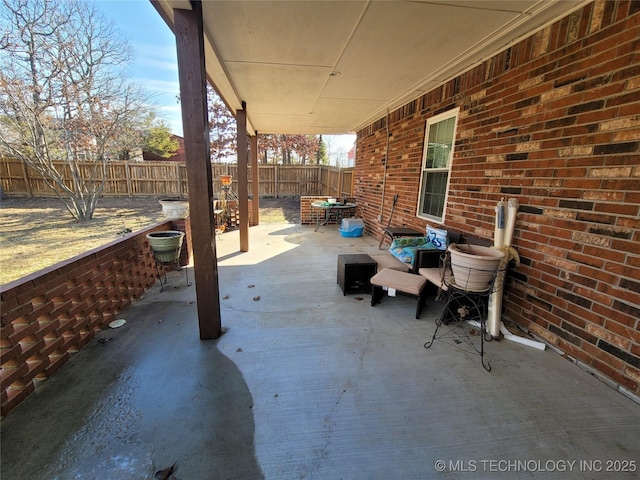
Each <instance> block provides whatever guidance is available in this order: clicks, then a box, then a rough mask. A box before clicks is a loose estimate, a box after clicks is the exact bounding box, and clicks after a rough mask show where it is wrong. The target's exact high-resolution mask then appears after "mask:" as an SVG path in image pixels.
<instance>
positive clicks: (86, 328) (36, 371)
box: [0, 221, 191, 416]
mask: <svg viewBox="0 0 640 480" xmlns="http://www.w3.org/2000/svg"><path fill="white" fill-rule="evenodd" d="M176 229H180V230H182V231H186V233H187V237H189V236H190V233H191V232H190V228H189V222H188V221H186V222H184V221H183V222H182V224H181V225H180V226H178V225H175V224H172V223H171V222H166V223H160V224H157V225H154V226H152V227H149V228H146V229H144V230H140V231H138V232H135V233H133V234H131V235H130V236H127V237H125V238H122V239H119V240H114V241H113V242H110V243H108V244H106V245H104V246H102V247H99V248H96V249H94V250H91V251H89V252H87V253H84V254H82V255H79V256H77V257H74V258H72V259H69V260H66V261H63V262H60V263H58V264H56V265H53V266H51V267H49V268H46V269H43V270H41V271H39V272H36V273H34V274H31V275H28V276H26V277H23V278H21V279H20V280H16V281H14V282H10V283H7V284H5V285H2V287H0V297H1V303H0V309H1V311H2V316H1V325H2V329H1V332H0V333H1V335H0V338H1V339H2V340H1V341H2V343H1V345H0V346H1V350H0V354H1V355H0V362H1V366H0V381H1V389H0V396H1V410H2V416H6V415H7V413H8V412H9V411H10V410H11V409H13V408H14V407H15V406H16V405H18V404H19V403H20V402H22V401H23V400H24V399H25V398H26V397H27V396H29V395H30V394H31V393H32V392H33V391H34V390H35V388H36V383H37V381H42V380H46V379H47V378H49V377H50V376H51V375H52V374H53V373H54V372H55V371H56V370H58V369H59V368H60V367H61V366H62V365H64V364H65V363H66V362H67V361H68V360H69V359H70V357H71V355H72V354H73V353H76V352H78V351H79V350H81V349H82V348H83V347H84V346H85V345H87V343H88V342H89V341H91V339H92V338H94V336H95V334H96V333H97V332H99V331H100V330H102V329H104V328H107V326H108V325H109V323H110V322H111V321H113V320H115V319H116V317H117V315H119V314H120V313H122V312H123V311H124V310H125V309H126V308H127V307H128V306H129V305H131V303H132V301H133V300H135V299H138V298H140V297H141V296H142V294H143V293H144V292H145V291H146V290H147V289H148V288H150V287H152V286H153V285H154V284H155V283H156V281H157V278H158V269H157V266H156V262H155V260H154V257H153V254H152V252H151V249H150V247H149V242H148V240H147V238H146V235H147V234H148V233H150V232H154V231H159V230H176ZM188 245H190V243H189V240H187V242H185V245H184V246H183V251H185V250H186V251H187V252H190V249H189V248H188ZM186 261H187V262H188V259H186Z"/></svg>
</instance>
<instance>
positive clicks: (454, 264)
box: [449, 244, 504, 292]
mask: <svg viewBox="0 0 640 480" xmlns="http://www.w3.org/2000/svg"><path fill="white" fill-rule="evenodd" d="M449 252H450V254H451V270H452V272H453V277H454V281H455V284H456V286H457V287H459V288H462V289H463V290H466V291H469V292H484V291H486V290H488V289H489V286H490V285H489V282H491V280H492V279H493V277H494V275H495V273H496V270H497V269H498V266H499V265H500V261H501V260H502V259H503V258H504V252H501V251H500V250H494V249H493V248H489V247H481V246H479V245H456V244H451V245H449Z"/></svg>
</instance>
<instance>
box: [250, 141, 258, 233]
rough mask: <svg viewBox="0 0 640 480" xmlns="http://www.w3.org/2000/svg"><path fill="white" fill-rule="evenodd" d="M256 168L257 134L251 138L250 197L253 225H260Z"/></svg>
mask: <svg viewBox="0 0 640 480" xmlns="http://www.w3.org/2000/svg"><path fill="white" fill-rule="evenodd" d="M259 168H260V167H259V166H258V132H256V134H255V135H254V136H253V137H251V196H252V197H253V205H252V207H253V212H252V213H253V224H254V225H260V170H259Z"/></svg>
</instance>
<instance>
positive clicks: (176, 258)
mask: <svg viewBox="0 0 640 480" xmlns="http://www.w3.org/2000/svg"><path fill="white" fill-rule="evenodd" d="M181 249H182V245H180V246H179V247H178V248H176V249H174V250H164V251H162V252H156V251H155V250H153V249H151V252H152V253H153V257H154V258H155V261H156V268H157V270H158V278H160V292H164V285H166V283H167V268H168V267H170V266H173V268H174V269H175V270H181V269H182V270H184V274H185V278H186V282H187V287H190V286H191V283H190V282H189V269H188V268H186V267H185V268H182V267H181V266H180V250H181ZM166 258H171V260H168V261H167V260H164V259H166ZM161 267H164V268H161ZM163 277H164V279H163Z"/></svg>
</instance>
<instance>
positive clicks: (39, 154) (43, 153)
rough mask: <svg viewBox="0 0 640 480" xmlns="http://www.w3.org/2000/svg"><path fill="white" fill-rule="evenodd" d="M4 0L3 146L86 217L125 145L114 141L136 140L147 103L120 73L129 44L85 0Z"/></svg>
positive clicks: (0, 19) (0, 22)
mask: <svg viewBox="0 0 640 480" xmlns="http://www.w3.org/2000/svg"><path fill="white" fill-rule="evenodd" d="M3 4H4V5H3V8H2V13H1V14H0V26H1V27H2V31H3V32H4V35H3V37H2V39H1V40H0V42H1V43H0V55H1V56H0V67H1V72H0V115H1V117H0V144H1V145H2V146H3V147H4V149H5V150H6V152H7V153H8V154H9V155H12V156H14V157H17V158H20V159H22V160H23V161H24V162H25V163H26V164H27V165H28V166H30V167H31V168H33V169H34V170H36V171H37V172H39V173H40V174H41V175H42V177H43V178H44V180H45V181H46V182H47V185H48V186H49V187H50V188H51V189H52V190H53V191H54V192H55V193H56V195H58V197H59V198H60V199H61V200H62V201H63V202H64V204H65V206H66V208H67V210H68V211H69V212H70V213H71V214H72V215H73V217H74V218H76V219H77V220H78V221H85V220H90V219H91V218H92V217H93V213H94V210H95V208H96V205H97V202H98V199H99V198H100V194H101V193H102V191H103V189H104V186H105V181H106V168H107V161H108V159H109V157H110V156H112V155H113V156H117V152H119V151H122V150H123V146H122V144H121V141H120V139H124V138H127V139H129V141H135V140H131V138H132V132H135V131H136V129H137V128H138V127H139V126H140V125H142V124H144V118H145V117H146V116H147V115H148V114H149V112H150V111H151V110H153V108H152V107H151V106H150V104H149V99H148V98H147V97H146V95H145V94H144V93H143V91H142V90H141V89H140V88H139V87H138V86H136V85H134V84H132V83H129V82H128V81H127V80H126V76H125V75H124V67H125V66H126V65H127V63H128V62H129V61H130V58H131V50H130V48H129V45H128V44H127V43H126V42H125V41H124V40H123V38H122V37H121V36H119V35H118V34H117V33H116V32H115V31H114V29H113V26H112V24H111V23H109V22H107V21H106V20H105V19H104V17H102V16H101V15H100V14H99V13H98V12H97V11H96V10H95V8H94V7H93V5H92V4H91V3H89V2H83V1H76V0H3ZM138 130H139V131H140V134H141V135H142V133H143V131H142V129H141V128H138ZM134 136H135V134H134ZM125 149H126V147H125ZM65 173H68V174H70V178H71V179H72V180H71V181H65V180H64V178H65V177H66V176H67V175H65Z"/></svg>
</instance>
